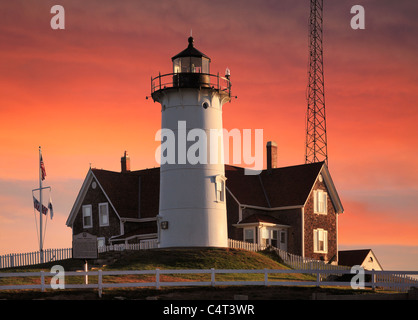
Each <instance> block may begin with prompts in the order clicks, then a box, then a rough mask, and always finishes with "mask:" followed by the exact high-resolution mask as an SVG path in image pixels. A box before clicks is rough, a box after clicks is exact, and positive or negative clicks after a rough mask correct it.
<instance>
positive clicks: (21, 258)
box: [0, 248, 73, 269]
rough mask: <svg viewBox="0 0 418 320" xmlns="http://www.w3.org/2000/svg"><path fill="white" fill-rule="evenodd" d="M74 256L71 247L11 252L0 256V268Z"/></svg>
mask: <svg viewBox="0 0 418 320" xmlns="http://www.w3.org/2000/svg"><path fill="white" fill-rule="evenodd" d="M72 256H73V252H72V249H71V248H64V249H45V250H43V251H42V252H40V251H34V252H25V253H10V254H5V255H2V256H0V269H3V268H14V267H21V266H30V265H34V264H39V263H42V262H51V261H59V260H64V259H70V258H72Z"/></svg>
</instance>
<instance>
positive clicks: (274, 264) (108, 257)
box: [0, 248, 347, 299]
mask: <svg viewBox="0 0 418 320" xmlns="http://www.w3.org/2000/svg"><path fill="white" fill-rule="evenodd" d="M99 259H100V260H101V262H102V264H100V265H99V264H93V263H91V262H89V270H97V269H101V270H103V271H108V270H118V271H123V270H155V269H156V268H159V269H161V270H172V269H210V268H215V269H265V268H266V269H290V268H289V267H287V266H286V265H284V264H283V263H282V262H281V261H280V258H279V257H278V256H277V255H275V254H274V253H271V252H269V251H264V252H259V253H256V252H249V251H245V250H238V249H218V248H200V249H190V248H184V249H181V248H179V249H153V250H140V251H123V252H109V253H104V254H100V255H99ZM56 264H59V265H61V266H62V267H63V268H64V270H65V271H76V270H80V271H81V270H83V266H84V262H83V261H82V260H76V259H67V260H61V261H57V262H51V263H46V264H42V265H35V266H28V267H19V268H13V269H11V268H9V269H1V270H0V272H7V273H9V272H10V273H12V272H39V271H41V270H44V271H45V272H49V271H50V270H51V267H52V266H53V265H56ZM210 277H211V276H210V274H164V275H160V281H174V282H175V281H210ZM50 279H51V277H45V283H49V282H50ZM314 279H315V278H314V277H313V276H311V275H307V274H293V273H292V274H277V275H273V274H271V275H269V281H274V280H276V281H283V280H284V281H292V280H293V281H302V280H311V281H312V280H314ZM216 280H217V281H234V280H235V281H240V280H241V281H263V280H264V275H263V274H238V273H231V274H216ZM83 281H84V277H83V276H71V277H68V276H66V277H65V282H66V284H70V283H83ZM154 281H155V275H119V276H109V275H107V276H103V282H104V283H128V282H154ZM39 283H40V279H39V277H24V278H23V277H13V278H11V277H10V278H0V285H17V284H39ZM89 283H97V276H89ZM237 288H241V289H237ZM293 289H294V290H293V291H294V292H297V293H298V295H300V294H301V292H305V293H307V292H308V291H309V290H308V291H306V290H305V291H303V288H300V287H298V288H297V287H294V288H293ZM305 289H306V288H305ZM228 290H230V289H227V288H226V287H215V288H211V287H209V288H207V287H201V288H185V287H183V288H168V287H162V289H161V290H155V289H150V288H148V289H144V288H132V289H128V288H126V289H106V290H105V291H104V292H105V295H107V296H108V297H109V296H114V295H128V296H135V297H138V296H139V297H140V298H145V297H146V296H147V295H156V294H158V295H159V296H161V294H162V292H164V294H166V295H168V297H170V295H171V297H178V294H179V292H180V293H181V295H185V296H188V295H189V296H190V297H191V299H192V297H193V296H194V297H195V298H196V295H198V293H199V292H200V293H201V294H202V292H203V293H204V294H206V295H207V294H210V295H212V296H215V297H218V295H219V294H221V293H222V292H224V293H225V294H227V292H229V291H228ZM233 290H234V292H235V291H236V292H241V291H242V292H250V291H249V290H250V287H249V286H241V287H235V289H233ZM266 290H267V291H270V292H275V296H280V294H279V293H278V292H282V293H283V292H285V291H284V290H286V289H284V288H283V287H275V288H273V287H271V288H265V287H264V288H263V287H251V292H252V293H253V294H255V292H260V293H259V296H260V297H265V295H264V292H265V291H266ZM301 290H302V291H301ZM54 291H55V290H47V292H43V293H41V292H40V291H39V290H23V291H22V290H19V291H17V290H16V291H11V290H7V291H0V298H9V299H10V298H17V297H19V298H22V297H25V296H26V297H28V299H32V298H31V297H32V296H35V297H48V295H51V296H53V295H55V296H56V295H57V294H61V295H62V296H63V297H66V298H67V299H68V297H69V296H71V295H72V294H73V297H74V298H75V299H77V298H79V297H81V296H85V299H92V298H93V297H94V296H95V294H93V297H91V296H88V294H90V295H91V292H92V290H90V291H88V290H84V291H82V292H84V293H77V294H74V292H80V290H78V291H77V290H69V289H66V290H65V291H61V292H58V291H55V292H54ZM87 291H88V292H89V293H88V292H87ZM71 292H72V293H71ZM345 292H347V291H345ZM86 294H87V296H86ZM13 295H15V296H13ZM96 295H97V293H96ZM176 295H177V296H176ZM176 299H177V298H176Z"/></svg>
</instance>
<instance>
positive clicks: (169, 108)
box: [151, 37, 231, 248]
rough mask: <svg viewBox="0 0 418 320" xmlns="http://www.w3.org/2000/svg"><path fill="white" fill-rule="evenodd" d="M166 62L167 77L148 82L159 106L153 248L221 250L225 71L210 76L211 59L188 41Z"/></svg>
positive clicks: (227, 78) (228, 97)
mask: <svg viewBox="0 0 418 320" xmlns="http://www.w3.org/2000/svg"><path fill="white" fill-rule="evenodd" d="M171 60H172V64H173V69H172V73H168V74H163V75H162V74H161V73H160V74H159V75H158V76H157V77H155V78H152V79H151V96H152V98H153V100H154V102H158V103H159V104H160V105H161V129H162V130H161V148H160V151H161V153H160V156H161V163H160V200H159V201H160V202H159V214H158V216H157V224H158V242H159V247H160V248H169V247H227V246H228V232H227V216H226V187H225V181H226V178H225V166H224V157H223V135H222V132H223V126H222V107H223V105H224V104H225V103H227V102H229V101H230V100H231V82H230V75H229V70H228V69H227V71H226V75H225V76H219V73H217V74H211V72H210V63H211V59H210V58H209V57H208V56H207V55H205V54H204V53H202V52H200V51H199V50H197V49H196V48H195V46H194V39H193V37H189V38H188V46H187V48H186V49H185V50H183V51H182V52H180V53H179V54H177V55H175V56H174V57H172V58H171Z"/></svg>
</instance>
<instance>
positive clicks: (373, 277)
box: [372, 269, 376, 290]
mask: <svg viewBox="0 0 418 320" xmlns="http://www.w3.org/2000/svg"><path fill="white" fill-rule="evenodd" d="M375 282H376V274H375V272H374V269H372V289H373V290H374V289H375V287H376V285H375Z"/></svg>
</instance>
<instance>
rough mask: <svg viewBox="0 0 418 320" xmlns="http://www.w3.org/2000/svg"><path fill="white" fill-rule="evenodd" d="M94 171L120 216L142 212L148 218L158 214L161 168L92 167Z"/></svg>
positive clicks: (130, 215) (124, 216) (135, 215)
mask: <svg viewBox="0 0 418 320" xmlns="http://www.w3.org/2000/svg"><path fill="white" fill-rule="evenodd" d="M92 172H93V174H94V176H95V177H96V178H97V180H98V182H99V183H100V185H101V186H102V188H103V189H104V192H105V193H106V195H107V196H108V198H109V200H110V201H111V202H112V204H113V205H114V207H115V208H116V209H117V212H118V214H119V215H120V217H122V218H138V216H139V213H140V214H141V217H142V218H146V217H155V216H156V215H157V214H158V203H159V193H160V168H152V169H145V170H139V171H127V172H113V171H107V170H101V169H92ZM138 204H139V205H140V207H139V208H138Z"/></svg>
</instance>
